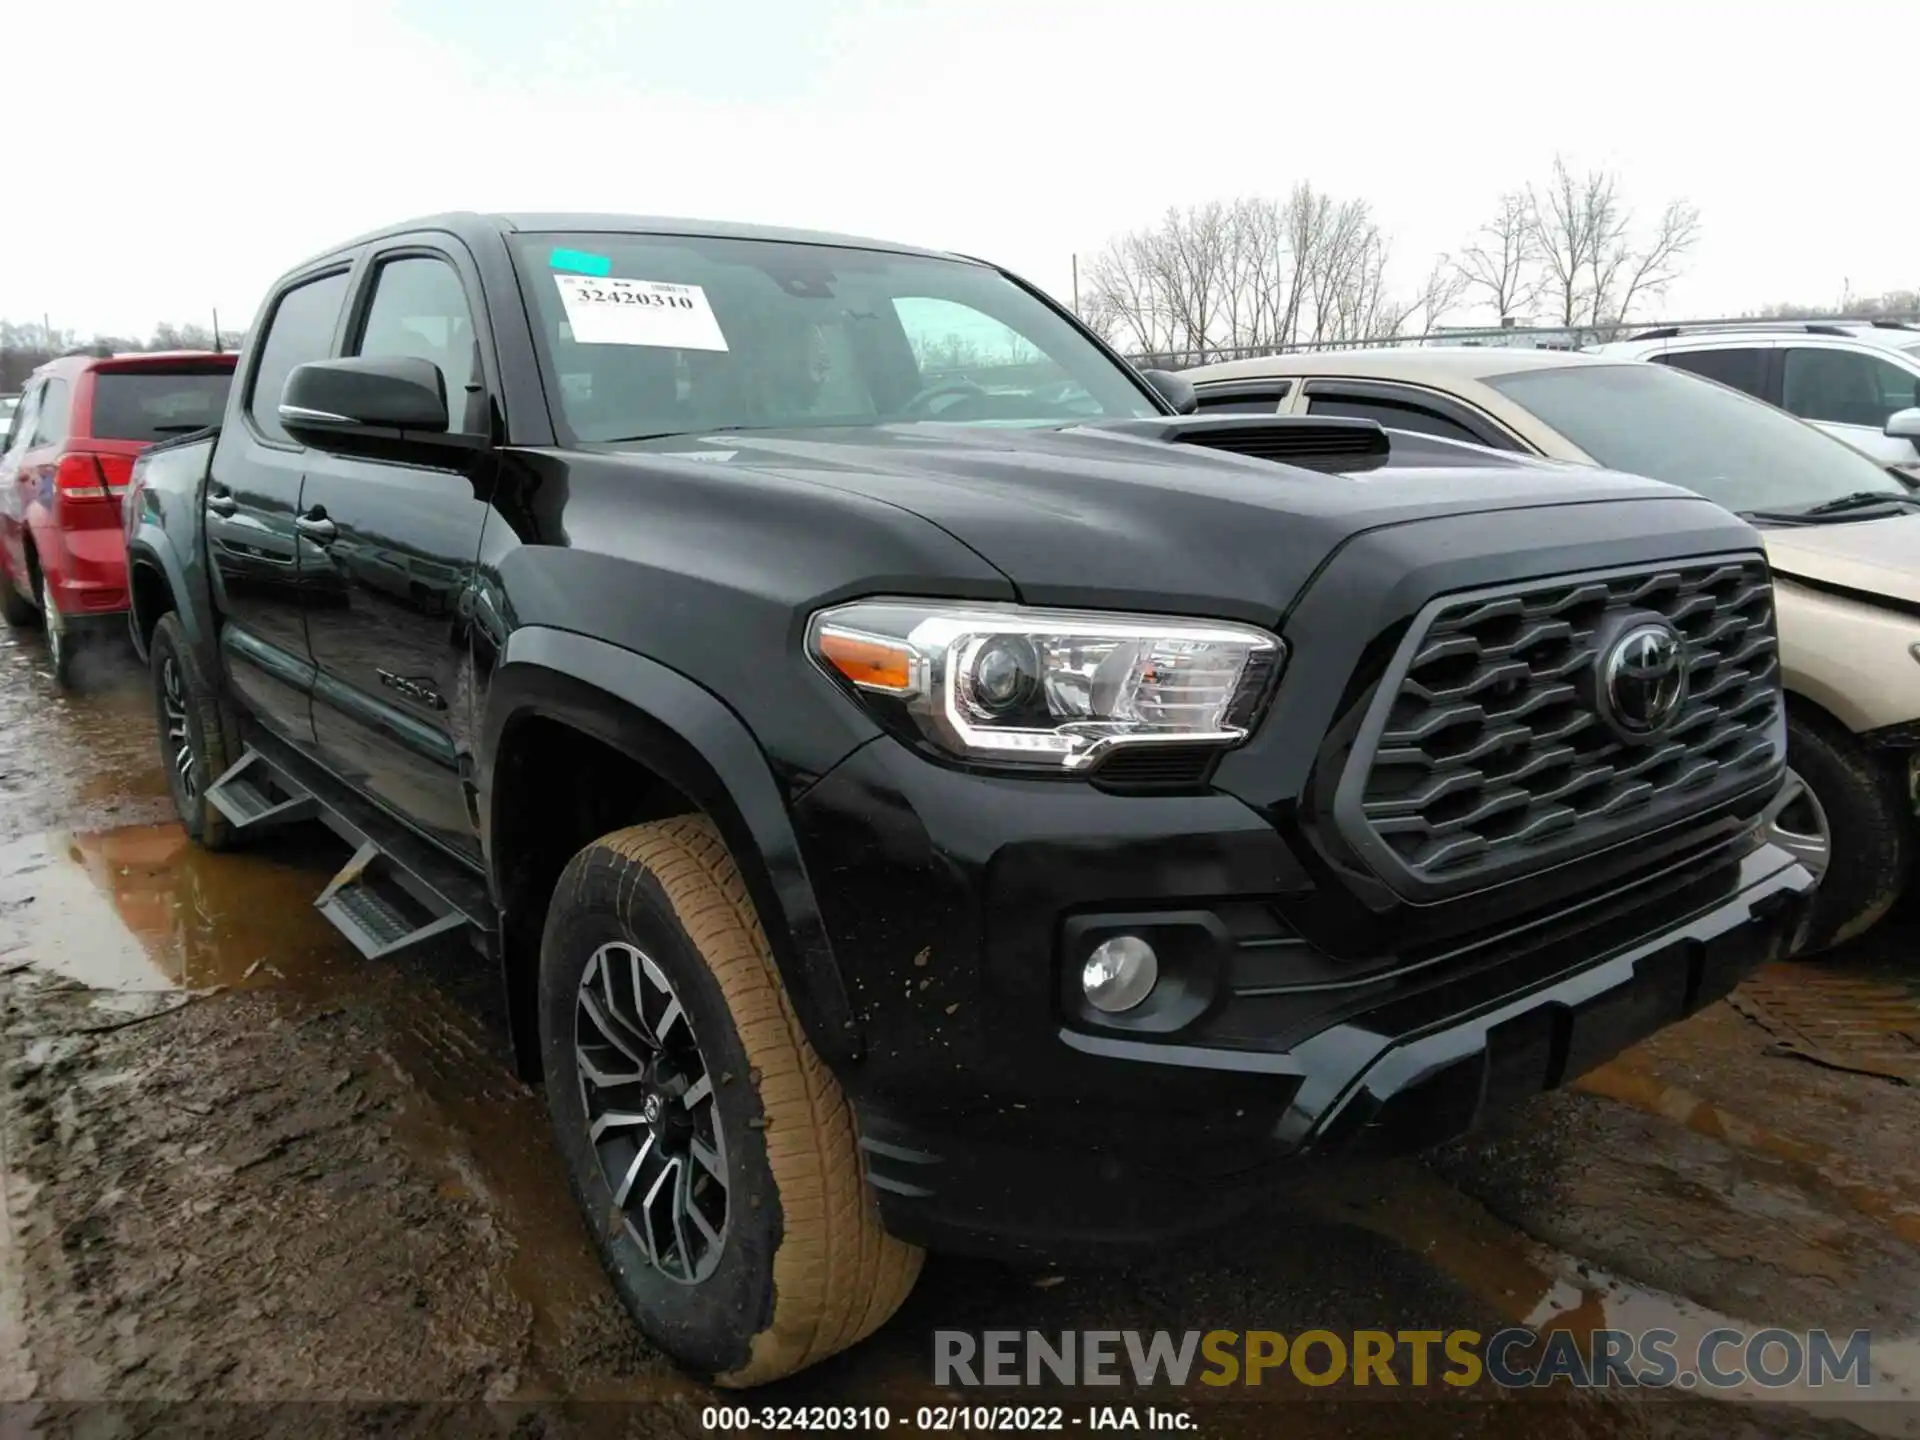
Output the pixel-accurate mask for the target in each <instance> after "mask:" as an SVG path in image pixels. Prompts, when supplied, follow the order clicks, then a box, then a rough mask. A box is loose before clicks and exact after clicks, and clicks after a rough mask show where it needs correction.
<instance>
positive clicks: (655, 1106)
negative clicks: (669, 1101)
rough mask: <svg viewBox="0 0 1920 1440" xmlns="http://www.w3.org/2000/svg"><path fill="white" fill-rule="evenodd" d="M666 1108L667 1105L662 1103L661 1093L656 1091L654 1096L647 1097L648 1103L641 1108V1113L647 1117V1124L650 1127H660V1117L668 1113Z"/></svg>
mask: <svg viewBox="0 0 1920 1440" xmlns="http://www.w3.org/2000/svg"><path fill="white" fill-rule="evenodd" d="M666 1108H667V1107H666V1106H665V1104H663V1103H662V1102H661V1099H660V1093H659V1092H658V1091H655V1092H654V1093H653V1094H651V1095H649V1096H647V1100H646V1103H645V1104H644V1105H642V1106H641V1107H640V1113H641V1114H642V1115H644V1116H646V1117H647V1123H648V1124H649V1125H658V1124H659V1123H660V1117H661V1116H662V1115H663V1114H665V1113H666Z"/></svg>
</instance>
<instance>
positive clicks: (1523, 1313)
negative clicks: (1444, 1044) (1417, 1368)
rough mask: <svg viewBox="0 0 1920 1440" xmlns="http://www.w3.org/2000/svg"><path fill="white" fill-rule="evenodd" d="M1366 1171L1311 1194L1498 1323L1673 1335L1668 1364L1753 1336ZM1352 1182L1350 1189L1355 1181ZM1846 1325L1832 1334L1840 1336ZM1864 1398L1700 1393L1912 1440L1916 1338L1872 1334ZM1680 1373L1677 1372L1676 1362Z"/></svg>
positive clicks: (1917, 1388) (1474, 1209) (1443, 1194)
mask: <svg viewBox="0 0 1920 1440" xmlns="http://www.w3.org/2000/svg"><path fill="white" fill-rule="evenodd" d="M1371 1173H1372V1172H1371V1171H1367V1172H1362V1173H1361V1174H1359V1175H1353V1174H1349V1175H1347V1176H1346V1178H1345V1181H1344V1182H1343V1183H1342V1184H1341V1185H1340V1186H1339V1188H1338V1189H1337V1190H1326V1191H1323V1192H1319V1193H1317V1194H1316V1193H1314V1192H1309V1194H1310V1195H1313V1198H1314V1201H1315V1203H1318V1204H1320V1205H1322V1206H1325V1207H1326V1208H1327V1209H1329V1210H1331V1211H1333V1212H1334V1213H1336V1214H1338V1215H1340V1216H1343V1217H1344V1218H1346V1219H1347V1220H1349V1221H1350V1222H1352V1223H1357V1224H1360V1225H1363V1226H1365V1227H1366V1228H1368V1229H1370V1230H1373V1231H1375V1232H1376V1233H1378V1234H1381V1235H1384V1236H1386V1237H1387V1238H1389V1239H1391V1240H1393V1241H1394V1242H1395V1243H1396V1244H1399V1245H1401V1246H1403V1247H1404V1248H1406V1249H1408V1250H1410V1251H1412V1252H1413V1253H1415V1254H1417V1255H1419V1256H1421V1257H1422V1258H1424V1259H1425V1260H1426V1261H1427V1262H1428V1263H1430V1264H1432V1265H1434V1266H1436V1267H1437V1268H1438V1269H1439V1270H1441V1271H1442V1272H1443V1273H1445V1274H1447V1275H1449V1276H1450V1277H1452V1278H1453V1279H1454V1280H1455V1281H1457V1282H1458V1283H1459V1284H1461V1285H1462V1286H1464V1287H1465V1288H1467V1289H1468V1290H1470V1291H1472V1292H1473V1293H1474V1294H1476V1295H1478V1296H1480V1297H1481V1298H1482V1299H1484V1300H1485V1301H1486V1302H1487V1303H1489V1304H1490V1305H1491V1306H1492V1307H1493V1308H1494V1309H1495V1310H1497V1311H1498V1312H1499V1313H1500V1315H1501V1316H1502V1318H1503V1319H1505V1320H1507V1321H1508V1322H1510V1323H1512V1324H1515V1325H1524V1326H1527V1327H1528V1328H1530V1329H1533V1330H1536V1331H1539V1332H1543V1333H1544V1332H1547V1331H1555V1330H1564V1331H1568V1332H1570V1333H1572V1334H1574V1335H1575V1336H1577V1337H1578V1338H1579V1340H1580V1342H1581V1344H1582V1345H1583V1346H1584V1345H1586V1344H1587V1343H1588V1342H1589V1341H1590V1340H1591V1337H1592V1335H1593V1332H1594V1331H1595V1330H1599V1329H1618V1330H1628V1331H1632V1332H1635V1333H1639V1332H1643V1331H1646V1330H1653V1329H1665V1330H1671V1331H1673V1332H1674V1333H1675V1334H1676V1335H1677V1336H1678V1337H1679V1338H1678V1342H1677V1343H1676V1344H1675V1346H1674V1347H1673V1350H1674V1353H1675V1355H1677V1356H1682V1357H1684V1356H1687V1355H1690V1354H1693V1353H1695V1352H1696V1350H1697V1347H1698V1346H1699V1345H1700V1343H1701V1342H1702V1341H1703V1340H1704V1339H1705V1337H1706V1336H1707V1335H1708V1334H1710V1333H1711V1332H1713V1331H1715V1330H1719V1329H1733V1330H1742V1331H1745V1332H1748V1333H1751V1332H1753V1331H1755V1330H1757V1329H1759V1328H1762V1326H1761V1325H1760V1324H1756V1323H1755V1322H1753V1321H1751V1320H1744V1319H1740V1318H1736V1317H1733V1316H1728V1315H1724V1314H1721V1313H1720V1312H1718V1311H1715V1310H1712V1309H1709V1308H1708V1307H1707V1306H1704V1305H1699V1304H1696V1303H1694V1302H1693V1301H1691V1300H1687V1299H1684V1298H1682V1297H1680V1296H1675V1295H1668V1294H1666V1293H1664V1292H1661V1291H1658V1290H1653V1289H1649V1288H1646V1287H1643V1286H1638V1285H1635V1284H1633V1283H1631V1282H1630V1281H1626V1280H1622V1279H1620V1278H1618V1277H1616V1276H1612V1275H1609V1274H1607V1273H1606V1272H1605V1271H1603V1270H1600V1269H1598V1268H1597V1267H1595V1266H1592V1265H1589V1264H1587V1263H1585V1262H1584V1261H1581V1260H1577V1259H1575V1258H1574V1257H1573V1256H1571V1255H1568V1254H1565V1253H1564V1252H1562V1251H1559V1250H1556V1249H1553V1248H1552V1247H1550V1246H1547V1245H1542V1244H1540V1243H1539V1242H1537V1241H1534V1240H1531V1239H1529V1238H1528V1237H1526V1236H1525V1235H1523V1234H1521V1233H1520V1232H1518V1231H1516V1230H1514V1229H1512V1228H1511V1227H1509V1226H1507V1225H1506V1224H1504V1223H1503V1222H1502V1221H1500V1220H1499V1219H1497V1218H1496V1217H1495V1216H1494V1215H1492V1214H1491V1213H1490V1212H1488V1211H1487V1210H1486V1209H1484V1208H1483V1207H1482V1206H1480V1205H1479V1204H1478V1203H1477V1202H1475V1201H1474V1200H1472V1199H1471V1198H1469V1197H1468V1196H1466V1195H1464V1194H1463V1193H1461V1192H1460V1191H1458V1190H1456V1189H1454V1188H1453V1187H1451V1186H1449V1185H1447V1184H1446V1183H1444V1182H1443V1181H1441V1180H1440V1179H1439V1177H1437V1176H1435V1175H1434V1174H1433V1173H1432V1172H1431V1171H1429V1170H1427V1169H1426V1168H1425V1167H1423V1166H1420V1165H1417V1164H1411V1163H1401V1164H1394V1163H1392V1162H1388V1163H1386V1164H1384V1165H1382V1166H1381V1167H1380V1169H1379V1173H1378V1175H1377V1176H1375V1177H1374V1178H1373V1179H1372V1180H1371V1182H1369V1179H1368V1176H1369V1174H1371ZM1355 1180H1358V1181H1359V1183H1353V1182H1354V1181H1355ZM1850 1328H1851V1327H1849V1326H1840V1327H1836V1330H1837V1331H1838V1332H1840V1333H1844V1332H1845V1331H1846V1330H1848V1329H1850ZM1872 1355H1873V1371H1874V1374H1873V1377H1872V1386H1873V1388H1872V1390H1871V1391H1870V1392H1867V1394H1868V1397H1869V1398H1871V1399H1872V1400H1874V1401H1876V1402H1877V1403H1874V1404H1867V1403H1865V1402H1864V1401H1863V1400H1862V1399H1860V1398H1858V1397H1859V1396H1860V1393H1861V1392H1858V1391H1856V1392H1854V1395H1853V1396H1852V1397H1843V1396H1841V1395H1840V1394H1838V1393H1836V1391H1835V1390H1831V1389H1829V1390H1817V1389H1813V1388H1812V1387H1810V1386H1806V1385H1798V1386H1790V1387H1783V1388H1780V1389H1765V1388H1762V1387H1760V1386H1757V1385H1747V1386H1743V1387H1740V1388H1735V1389H1726V1390H1713V1391H1708V1390H1704V1389H1701V1390H1697V1391H1695V1392H1694V1393H1696V1394H1699V1395H1701V1396H1710V1397H1711V1398H1713V1399H1715V1400H1726V1401H1736V1402H1747V1401H1751V1402H1756V1403H1771V1404H1785V1405H1794V1406H1797V1407H1801V1408H1805V1409H1807V1410H1809V1411H1810V1412H1814V1413H1820V1414H1825V1415H1828V1416H1831V1417H1833V1418H1840V1417H1841V1416H1842V1415H1843V1414H1844V1418H1846V1419H1847V1420H1850V1421H1852V1422H1853V1423H1855V1424H1857V1425H1859V1426H1861V1428H1862V1429H1864V1430H1866V1431H1868V1432H1869V1433H1872V1434H1877V1435H1889V1436H1901V1437H1908V1436H1920V1409H1917V1408H1916V1407H1915V1406H1913V1405H1912V1404H1910V1403H1902V1404H1900V1405H1897V1406H1895V1405H1889V1404H1887V1403H1886V1402H1887V1401H1888V1400H1890V1399H1897V1400H1899V1401H1901V1402H1909V1401H1911V1400H1912V1399H1913V1398H1914V1397H1916V1396H1920V1336H1880V1335H1876V1336H1875V1337H1874V1341H1873V1346H1872ZM1683 1368H1684V1366H1683Z"/></svg>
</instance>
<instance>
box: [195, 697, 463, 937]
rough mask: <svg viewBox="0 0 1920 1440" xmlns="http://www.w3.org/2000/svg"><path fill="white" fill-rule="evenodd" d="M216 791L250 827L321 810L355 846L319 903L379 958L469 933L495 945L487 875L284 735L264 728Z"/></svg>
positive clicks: (222, 804)
mask: <svg viewBox="0 0 1920 1440" xmlns="http://www.w3.org/2000/svg"><path fill="white" fill-rule="evenodd" d="M208 794H209V798H210V799H212V800H213V802H214V804H215V805H217V806H219V808H220V812H221V813H222V814H223V815H226V816H227V817H228V818H229V819H230V820H232V821H233V823H234V826H235V828H236V829H237V830H242V831H245V832H247V833H249V834H252V833H257V832H259V831H262V830H265V829H270V828H274V827H276V826H278V825H281V824H288V823H292V822H293V821H296V820H318V821H319V822H320V823H321V824H323V825H325V826H326V827H327V828H328V829H329V830H331V831H333V833H334V834H335V835H337V836H338V837H339V838H340V839H341V840H343V841H345V842H346V844H347V845H348V846H350V847H351V848H352V850H353V858H352V859H350V860H349V861H347V863H346V865H345V866H343V867H342V868H341V870H340V873H339V874H337V875H335V876H334V877H333V879H332V880H331V881H329V882H328V884H327V887H326V889H324V890H322V891H321V892H320V896H319V898H318V899H317V900H315V901H314V902H313V903H314V908H315V909H316V910H318V911H319V912H320V913H321V914H322V915H324V916H325V917H326V918H327V920H328V922H329V923H330V924H331V925H332V926H333V927H334V928H335V929H336V930H338V931H339V932H340V933H341V934H342V935H344V936H346V937H347V939H348V940H349V941H351V942H352V943H353V947H354V949H356V950H358V951H359V952H360V953H361V954H362V955H364V956H365V957H366V958H368V959H369V960H384V959H386V958H388V957H389V956H394V955H399V954H401V953H403V952H405V951H410V950H414V949H417V948H419V947H421V946H425V945H430V944H432V943H434V942H436V941H439V940H442V939H446V938H452V939H459V938H461V937H463V936H464V937H465V938H466V939H467V940H468V941H469V942H470V943H471V944H472V945H473V946H474V948H475V949H477V950H479V951H480V952H481V953H483V954H486V955H492V954H493V953H494V939H495V934H494V931H495V926H494V921H493V906H492V900H491V897H490V895H489V893H488V889H487V882H486V879H485V877H484V876H483V875H482V874H481V873H480V872H479V871H477V870H475V869H473V868H471V867H470V866H468V865H466V864H463V863H461V862H460V861H458V860H456V859H455V858H454V857H453V856H452V855H451V854H449V853H448V852H445V851H443V850H441V849H440V848H439V847H438V846H434V845H430V844H428V843H427V842H426V841H425V840H422V839H421V838H420V837H419V836H418V835H417V834H415V833H414V832H412V831H411V830H409V829H408V828H407V827H406V826H404V825H402V824H401V823H400V822H399V821H397V820H395V819H393V818H392V817H391V816H389V815H387V814H386V813H385V812H384V811H382V810H381V809H380V808H379V807H378V806H375V805H371V804H369V803H368V802H367V801H366V800H365V799H364V797H359V796H356V795H354V794H353V793H352V792H350V791H348V790H347V789H346V788H345V787H344V786H343V785H342V784H341V782H340V781H339V780H338V779H337V778H336V777H334V776H333V775H332V774H330V773H329V772H328V771H326V770H325V769H323V768H322V767H320V766H319V765H317V764H315V763H314V762H313V761H312V760H310V759H308V758H307V757H306V756H304V755H302V754H300V753H299V752H298V751H296V750H294V749H293V748H292V747H291V746H289V745H287V744H285V742H283V741H281V740H279V739H278V738H277V737H274V736H271V735H267V734H256V735H255V737H254V741H253V744H252V745H250V746H249V747H248V749H247V753H246V754H245V755H244V756H242V757H241V760H240V763H239V764H237V765H235V766H234V767H233V768H232V769H231V770H229V771H227V772H226V774H224V775H222V776H221V777H220V779H219V780H218V781H217V782H216V783H215V785H214V788H213V789H212V790H211V791H209V792H208Z"/></svg>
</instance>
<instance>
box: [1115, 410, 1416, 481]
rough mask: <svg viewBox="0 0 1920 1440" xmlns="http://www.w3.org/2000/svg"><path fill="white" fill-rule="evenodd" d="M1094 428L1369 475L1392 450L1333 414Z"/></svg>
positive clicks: (1371, 427) (1363, 427)
mask: <svg viewBox="0 0 1920 1440" xmlns="http://www.w3.org/2000/svg"><path fill="white" fill-rule="evenodd" d="M1099 428H1101V429H1104V430H1111V431H1118V432H1120V433H1122V434H1132V435H1138V436H1140V437H1142V438H1144V439H1153V440H1160V441H1163V442H1165V443H1167V444H1169V445H1199V446H1204V447H1205V448H1206V449H1209V450H1224V451H1226V452H1227V453H1228V454H1231V455H1246V456H1248V457H1250V458H1252V459H1255V460H1273V461H1277V462H1279V463H1280V464H1282V465H1301V466H1305V467H1307V468H1309V469H1337V470H1341V471H1354V470H1368V469H1372V468H1373V467H1375V466H1377V465H1383V464H1385V463H1386V460H1387V455H1388V452H1389V451H1390V450H1391V449H1392V442H1391V441H1389V440H1388V438H1387V432H1386V431H1385V430H1383V429H1381V428H1380V426H1378V425H1377V424H1375V423H1374V422H1373V421H1371V420H1357V419H1350V418H1347V417H1345V416H1333V415H1205V416H1191V417H1188V416H1183V417H1181V418H1179V419H1171V418H1170V419H1165V420H1132V421H1122V422H1120V423H1119V424H1111V425H1103V426H1101V427H1099Z"/></svg>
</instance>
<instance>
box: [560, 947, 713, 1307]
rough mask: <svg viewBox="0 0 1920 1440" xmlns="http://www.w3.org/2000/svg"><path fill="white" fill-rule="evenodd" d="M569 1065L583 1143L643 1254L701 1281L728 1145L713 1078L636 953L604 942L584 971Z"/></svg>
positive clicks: (665, 1269)
mask: <svg viewBox="0 0 1920 1440" xmlns="http://www.w3.org/2000/svg"><path fill="white" fill-rule="evenodd" d="M573 1025H574V1058H575V1062H576V1064H577V1066H578V1069H579V1072H580V1094H581V1099H582V1102H583V1105H584V1108H585V1110H586V1115H587V1138H588V1141H589V1142H590V1143H591V1144H592V1146H593V1150H594V1154H595V1156H596V1157H597V1158H598V1160H599V1162H600V1170H601V1173H602V1175H604V1176H605V1178H606V1182H607V1186H608V1188H609V1189H611V1190H612V1191H613V1202H614V1205H615V1206H616V1207H617V1209H618V1210H619V1212H620V1215H621V1218H622V1220H623V1222H624V1223H625V1225H626V1227H627V1231H628V1233H629V1234H630V1235H631V1236H632V1237H633V1240H634V1243H635V1244H637V1245H638V1246H639V1247H640V1249H641V1252H642V1253H643V1254H644V1255H645V1256H646V1257H647V1259H648V1260H650V1261H651V1262H652V1263H653V1266H654V1268H655V1269H656V1270H658V1271H660V1273H661V1274H662V1275H665V1276H666V1277H667V1278H668V1279H670V1280H675V1281H678V1282H679V1283H681V1284H683V1285H694V1284H698V1283H699V1282H700V1281H702V1280H705V1279H706V1278H707V1277H708V1276H709V1275H711V1274H712V1273H713V1271H714V1267H715V1266H717V1265H718V1264H719V1263H720V1255H721V1251H722V1250H723V1248H724V1247H725V1244H726V1233H727V1210H728V1204H727V1163H726V1155H727V1152H726V1140H725V1136H724V1135H723V1134H722V1131H721V1126H720V1112H719V1107H718V1105H717V1103H716V1097H715V1095H714V1092H713V1085H714V1081H713V1076H712V1075H711V1073H710V1072H709V1070H708V1068H707V1062H706V1058H705V1056H703V1055H702V1054H701V1051H700V1045H699V1042H698V1040H697V1039H696V1038H695V1036H694V1033H693V1024H692V1021H691V1020H690V1019H689V1018H688V1016H687V1013H686V1010H685V1008H684V1007H683V1006H682V1005H681V1003H680V997H679V995H678V994H676V993H675V991H674V988H673V985H672V983H671V982H670V981H669V980H668V979H667V977H666V975H665V974H664V973H663V972H662V971H661V969H660V967H659V966H658V965H656V964H655V963H654V962H653V959H652V957H650V956H648V955H647V954H645V953H644V952H643V951H641V950H640V949H639V948H638V947H637V946H634V945H629V944H625V943H618V942H616V943H611V944H606V945H602V946H601V947H600V948H599V949H598V950H596V951H594V952H593V956H592V958H590V959H589V960H588V961H587V967H586V969H585V970H584V971H583V972H582V973H581V976H580V984H579V989H578V994H577V998H576V1001H575V1005H574V1022H573Z"/></svg>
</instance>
